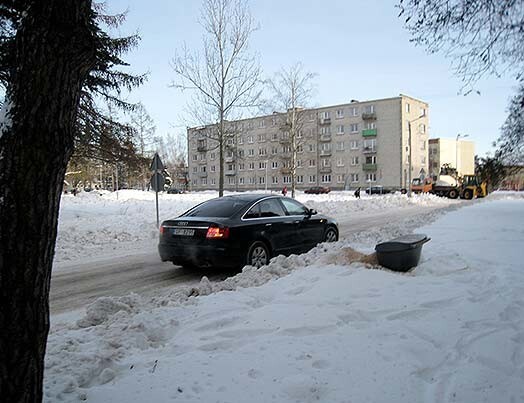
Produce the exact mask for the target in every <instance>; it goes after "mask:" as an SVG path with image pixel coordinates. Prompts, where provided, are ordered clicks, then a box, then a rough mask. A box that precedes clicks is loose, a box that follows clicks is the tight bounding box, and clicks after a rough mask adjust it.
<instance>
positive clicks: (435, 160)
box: [429, 138, 475, 180]
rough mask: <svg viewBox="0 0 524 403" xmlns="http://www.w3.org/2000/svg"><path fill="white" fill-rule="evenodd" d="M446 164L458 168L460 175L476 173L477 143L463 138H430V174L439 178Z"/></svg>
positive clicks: (434, 177) (435, 178)
mask: <svg viewBox="0 0 524 403" xmlns="http://www.w3.org/2000/svg"><path fill="white" fill-rule="evenodd" d="M444 164H449V166H450V167H452V168H456V169H457V173H458V174H459V176H463V175H473V174H475V143H474V142H473V141H467V140H462V139H458V140H457V139H450V138H436V139H429V176H431V177H432V178H433V179H434V180H437V179H438V176H439V174H440V168H441V167H442V165H444Z"/></svg>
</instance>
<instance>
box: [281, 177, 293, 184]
mask: <svg viewBox="0 0 524 403" xmlns="http://www.w3.org/2000/svg"><path fill="white" fill-rule="evenodd" d="M282 182H284V183H291V176H284V177H283V178H282Z"/></svg>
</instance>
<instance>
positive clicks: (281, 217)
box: [243, 198, 298, 255]
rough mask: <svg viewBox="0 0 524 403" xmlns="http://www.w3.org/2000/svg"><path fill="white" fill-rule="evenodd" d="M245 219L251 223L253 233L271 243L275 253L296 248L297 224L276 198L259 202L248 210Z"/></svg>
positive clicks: (283, 252) (286, 252)
mask: <svg viewBox="0 0 524 403" xmlns="http://www.w3.org/2000/svg"><path fill="white" fill-rule="evenodd" d="M243 221H244V222H245V223H246V224H248V225H249V228H250V230H249V232H250V233H251V234H255V235H256V236H261V237H263V238H265V239H267V240H268V241H269V242H270V243H271V247H272V249H273V252H274V254H275V255H278V254H280V253H282V254H289V253H292V252H293V251H294V250H295V249H296V247H297V242H298V241H297V240H296V224H295V223H293V222H292V220H291V219H290V218H289V217H288V216H287V215H286V211H285V210H284V208H283V206H282V205H281V204H280V203H279V202H278V200H277V199H276V198H270V199H265V200H261V201H259V202H257V203H256V204H255V205H253V207H252V208H251V209H250V210H249V211H247V212H246V214H245V215H244V218H243Z"/></svg>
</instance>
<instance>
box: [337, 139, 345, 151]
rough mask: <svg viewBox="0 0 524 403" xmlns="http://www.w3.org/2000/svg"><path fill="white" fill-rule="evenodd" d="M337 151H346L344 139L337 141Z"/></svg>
mask: <svg viewBox="0 0 524 403" xmlns="http://www.w3.org/2000/svg"><path fill="white" fill-rule="evenodd" d="M337 151H344V142H343V141H339V142H338V143H337Z"/></svg>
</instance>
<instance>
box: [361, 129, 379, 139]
mask: <svg viewBox="0 0 524 403" xmlns="http://www.w3.org/2000/svg"><path fill="white" fill-rule="evenodd" d="M376 135H377V129H365V130H362V136H364V137H372V136H376Z"/></svg>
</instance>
